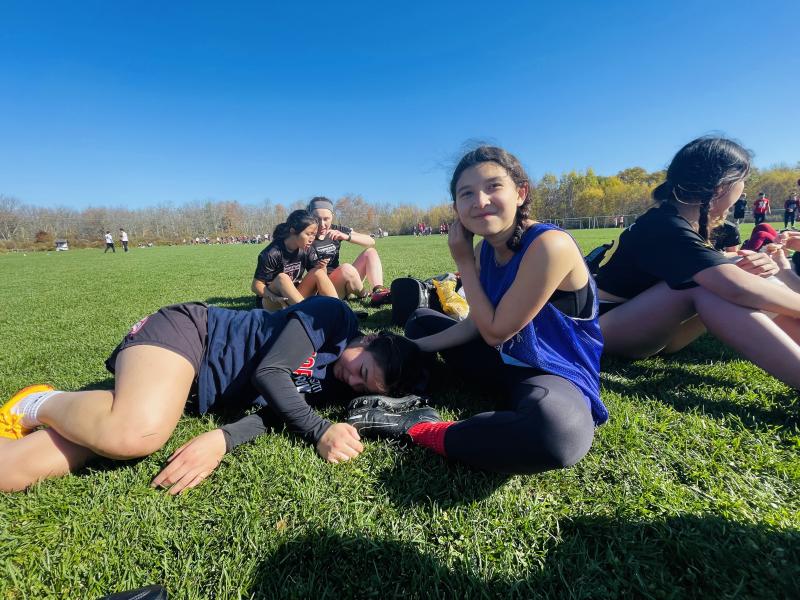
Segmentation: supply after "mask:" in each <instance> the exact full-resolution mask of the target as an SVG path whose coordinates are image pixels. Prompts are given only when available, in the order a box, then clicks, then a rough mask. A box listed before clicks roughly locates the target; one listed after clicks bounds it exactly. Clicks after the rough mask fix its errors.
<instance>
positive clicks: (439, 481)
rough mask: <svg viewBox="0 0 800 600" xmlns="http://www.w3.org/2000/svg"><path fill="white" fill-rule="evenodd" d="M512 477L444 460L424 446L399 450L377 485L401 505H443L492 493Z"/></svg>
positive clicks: (476, 498) (470, 500) (471, 499)
mask: <svg viewBox="0 0 800 600" xmlns="http://www.w3.org/2000/svg"><path fill="white" fill-rule="evenodd" d="M510 478H511V476H510V475H505V474H502V473H489V472H485V471H478V470H473V469H470V468H469V467H467V466H465V465H462V464H458V463H454V462H452V461H447V460H446V459H444V458H443V457H441V456H439V455H438V454H434V453H433V452H430V451H429V450H425V449H423V448H418V447H411V448H408V449H407V450H404V451H401V452H400V455H399V456H398V457H397V461H396V463H395V466H394V468H392V469H387V470H385V471H383V472H382V473H381V474H380V476H379V482H380V485H381V486H382V487H383V489H384V490H385V491H386V493H387V494H388V495H389V497H390V498H391V499H392V504H394V505H395V506H400V507H411V506H418V505H434V504H435V505H436V506H438V507H442V508H446V507H450V506H458V505H464V504H470V503H472V502H476V501H479V500H483V499H484V498H488V497H489V496H491V495H492V494H493V493H494V492H495V491H496V490H497V489H498V488H499V487H500V486H502V485H503V484H504V483H505V482H506V481H508V480H509V479H510Z"/></svg>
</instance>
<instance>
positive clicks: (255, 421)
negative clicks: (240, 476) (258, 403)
mask: <svg viewBox="0 0 800 600" xmlns="http://www.w3.org/2000/svg"><path fill="white" fill-rule="evenodd" d="M265 412H266V409H263V408H262V409H261V410H259V411H258V412H255V413H253V414H251V415H247V416H246V417H243V418H241V419H239V420H238V421H235V422H233V423H228V424H226V425H223V426H222V427H220V429H221V430H222V434H223V435H224V436H225V452H232V451H233V449H234V448H236V447H237V446H241V445H242V444H245V443H247V442H249V441H251V440H254V439H255V438H257V437H258V436H259V435H261V434H263V433H265V432H266V431H267V429H268V427H267V424H266V422H265V417H266V414H265Z"/></svg>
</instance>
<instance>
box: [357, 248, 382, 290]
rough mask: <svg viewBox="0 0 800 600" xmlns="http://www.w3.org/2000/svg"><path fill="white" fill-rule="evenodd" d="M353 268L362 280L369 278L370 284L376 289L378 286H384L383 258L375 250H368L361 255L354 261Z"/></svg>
mask: <svg viewBox="0 0 800 600" xmlns="http://www.w3.org/2000/svg"><path fill="white" fill-rule="evenodd" d="M353 266H354V267H355V268H356V271H358V274H359V275H360V276H361V279H364V277H366V278H367V280H368V281H369V284H370V285H371V286H372V287H373V288H374V287H375V286H376V285H383V265H382V264H381V257H380V256H378V251H377V250H375V248H367V249H366V250H364V251H363V252H362V253H361V254H359V255H358V256H357V257H356V259H355V260H354V261H353Z"/></svg>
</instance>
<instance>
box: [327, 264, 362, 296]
mask: <svg viewBox="0 0 800 600" xmlns="http://www.w3.org/2000/svg"><path fill="white" fill-rule="evenodd" d="M328 277H329V278H330V280H331V282H332V283H333V286H334V287H335V288H336V293H337V294H338V296H339V298H340V299H344V298H347V296H349V295H350V294H354V295H356V296H361V295H362V292H363V290H364V281H363V277H362V275H361V274H360V273H359V272H358V271H357V270H356V268H355V267H354V266H353V265H351V264H350V263H344V264H342V265H340V266H339V267H337V268H336V269H335V270H334V271H332V272H331V273H329V274H328Z"/></svg>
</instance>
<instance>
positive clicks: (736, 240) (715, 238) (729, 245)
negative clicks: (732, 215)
mask: <svg viewBox="0 0 800 600" xmlns="http://www.w3.org/2000/svg"><path fill="white" fill-rule="evenodd" d="M709 238H710V239H711V242H712V243H713V244H714V249H715V250H719V251H720V252H731V253H735V252H736V251H738V250H739V245H740V244H741V243H742V236H741V234H740V233H739V226H738V225H737V224H736V222H734V221H725V222H724V223H722V224H721V225H717V226H716V227H714V229H713V230H712V231H711V235H710V236H709Z"/></svg>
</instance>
